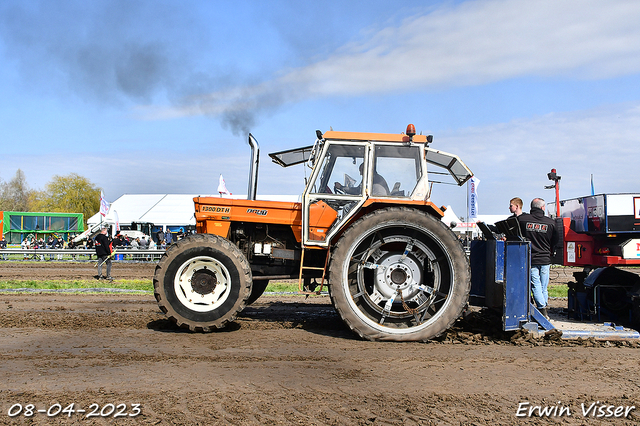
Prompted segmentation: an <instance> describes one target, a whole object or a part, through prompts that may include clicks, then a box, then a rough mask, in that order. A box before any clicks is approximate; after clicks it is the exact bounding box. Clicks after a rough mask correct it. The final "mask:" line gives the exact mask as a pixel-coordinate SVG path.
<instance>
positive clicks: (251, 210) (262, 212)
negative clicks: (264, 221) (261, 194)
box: [247, 209, 269, 216]
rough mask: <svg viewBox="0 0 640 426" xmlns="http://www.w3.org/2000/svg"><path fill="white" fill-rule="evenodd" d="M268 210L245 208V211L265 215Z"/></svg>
mask: <svg viewBox="0 0 640 426" xmlns="http://www.w3.org/2000/svg"><path fill="white" fill-rule="evenodd" d="M268 212H269V210H260V209H247V213H249V214H257V215H258V216H266V215H267V213H268Z"/></svg>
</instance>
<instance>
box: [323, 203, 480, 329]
mask: <svg viewBox="0 0 640 426" xmlns="http://www.w3.org/2000/svg"><path fill="white" fill-rule="evenodd" d="M329 271H330V278H329V279H330V286H329V291H330V294H331V300H332V302H333V304H334V306H335V308H336V310H337V311H338V313H339V314H340V316H341V317H342V319H343V320H344V322H345V323H346V324H347V325H348V326H349V327H350V328H351V329H352V330H353V331H354V332H356V333H357V334H358V335H359V336H360V337H362V338H364V339H367V340H380V341H382V340H388V341H424V340H428V339H432V338H434V337H437V336H438V335H440V334H441V333H443V332H444V331H445V330H447V329H448V328H449V327H451V325H452V324H453V322H454V321H455V320H456V319H457V318H458V317H459V316H460V314H461V312H462V310H463V308H464V306H465V305H466V303H467V300H468V297H469V290H470V287H471V280H470V268H469V262H468V260H467V258H466V255H465V253H464V250H463V248H462V245H461V244H460V242H459V241H458V238H457V237H456V236H455V235H454V234H453V232H452V231H451V230H450V229H448V228H447V227H446V226H445V225H444V224H443V223H442V222H441V221H439V220H438V219H436V218H434V217H432V216H431V215H429V214H426V213H424V212H421V211H418V210H414V209H408V208H399V207H392V208H386V209H380V210H377V211H375V212H373V213H370V214H368V215H366V216H364V217H363V218H361V219H360V220H358V221H357V222H355V223H354V224H353V226H351V227H350V228H349V229H347V230H346V231H345V232H344V234H343V236H342V237H341V239H340V240H339V241H338V243H337V245H336V246H335V249H334V251H333V253H332V256H331V266H330V270H329Z"/></svg>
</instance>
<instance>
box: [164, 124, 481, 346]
mask: <svg viewBox="0 0 640 426" xmlns="http://www.w3.org/2000/svg"><path fill="white" fill-rule="evenodd" d="M415 133H416V132H415V128H414V126H413V125H409V126H408V127H407V131H406V133H400V134H383V133H349V132H336V131H328V132H326V133H324V134H322V133H321V132H320V131H317V132H316V134H317V139H316V141H315V144H313V145H310V146H306V147H303V148H299V149H292V150H287V151H282V152H277V153H273V154H269V155H270V157H271V158H272V159H273V161H274V162H276V163H278V164H280V165H282V166H283V167H288V166H291V165H295V164H306V165H307V166H308V167H310V168H311V169H312V172H311V175H310V178H309V180H308V182H307V185H306V188H305V190H304V193H303V194H302V202H282V201H260V200H256V188H257V170H258V163H259V148H258V143H257V141H256V140H255V139H254V137H253V136H252V135H251V134H250V135H249V144H250V145H251V149H252V161H251V165H252V166H251V171H250V177H249V191H248V192H249V196H248V199H247V200H240V199H229V198H218V197H197V198H194V202H195V217H196V222H197V225H196V226H197V232H198V233H197V234H195V235H192V236H189V237H187V238H185V239H183V240H180V241H178V242H177V243H175V244H173V245H171V246H170V247H169V248H168V249H167V251H166V254H165V255H164V256H163V257H162V259H161V260H160V262H159V263H158V266H157V267H156V271H155V275H154V280H153V281H154V287H155V297H156V300H157V301H158V304H159V306H160V308H161V309H162V311H163V312H165V313H166V314H167V315H168V316H169V318H171V319H172V320H173V321H175V322H176V324H177V325H179V326H181V327H185V328H189V329H190V330H192V331H202V332H207V331H211V330H213V329H216V328H221V327H224V326H225V324H227V323H228V322H230V321H233V320H234V319H235V317H236V315H237V314H238V312H240V311H242V309H244V307H245V306H246V305H248V304H251V303H252V302H254V301H255V300H256V299H257V298H258V297H260V295H261V294H262V293H263V292H264V290H265V288H266V286H267V283H268V282H269V280H274V279H292V278H297V279H298V280H299V285H300V289H301V290H303V289H304V291H303V292H308V293H312V292H315V293H319V291H318V286H320V289H322V287H323V286H324V285H325V283H326V285H327V287H328V290H329V294H330V296H331V301H332V303H333V305H334V307H335V309H336V310H337V312H338V313H339V315H340V316H341V317H342V319H343V320H344V321H345V323H346V324H347V325H348V326H349V327H350V328H351V330H353V331H354V332H355V333H357V334H358V335H359V336H360V337H362V338H364V339H369V340H391V341H410V340H427V339H431V338H433V337H435V336H438V335H439V334H441V333H442V332H443V331H445V330H446V329H447V328H449V327H450V326H451V324H452V323H453V322H454V321H455V320H456V319H457V318H458V317H459V316H460V314H461V312H462V310H463V308H464V307H465V305H466V303H467V300H468V297H469V290H470V268H469V262H468V260H467V257H466V255H465V252H464V250H463V247H462V246H461V244H460V242H459V240H458V238H457V237H456V236H455V235H454V233H453V232H452V231H451V230H450V229H449V228H448V227H447V226H446V225H445V224H443V223H442V221H441V220H440V219H441V218H442V216H443V214H444V213H443V208H438V207H437V206H436V205H435V204H433V203H432V202H431V201H430V193H431V184H430V182H429V178H428V175H427V166H428V165H435V166H438V167H442V168H445V169H447V170H448V172H449V173H450V174H451V176H452V177H453V179H454V180H455V182H456V183H457V184H458V185H462V184H464V183H465V182H466V181H467V180H468V179H469V178H471V177H472V175H473V174H472V173H471V171H470V170H469V169H468V168H467V166H466V165H465V164H464V163H463V162H462V161H461V160H460V159H459V158H458V157H457V156H455V155H452V154H448V153H446V152H442V151H438V150H435V149H432V148H430V147H429V144H430V143H431V141H432V137H431V136H425V135H416V134H415ZM389 183H391V184H389ZM318 280H320V283H318Z"/></svg>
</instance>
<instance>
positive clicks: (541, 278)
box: [531, 265, 551, 308]
mask: <svg viewBox="0 0 640 426" xmlns="http://www.w3.org/2000/svg"><path fill="white" fill-rule="evenodd" d="M550 267H551V265H531V293H533V300H534V301H535V302H536V307H538V308H544V307H546V306H547V302H548V300H549V293H548V292H547V287H548V286H549V269H550Z"/></svg>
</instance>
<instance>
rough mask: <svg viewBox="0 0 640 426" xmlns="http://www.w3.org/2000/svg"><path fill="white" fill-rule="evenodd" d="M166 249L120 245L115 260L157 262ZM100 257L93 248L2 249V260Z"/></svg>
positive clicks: (91, 258) (90, 259)
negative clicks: (144, 248) (142, 248)
mask: <svg viewBox="0 0 640 426" xmlns="http://www.w3.org/2000/svg"><path fill="white" fill-rule="evenodd" d="M164 252H165V250H164V249H157V250H149V249H146V250H141V249H135V248H130V247H127V248H124V247H120V248H118V249H116V252H115V254H114V256H113V261H114V262H157V261H158V260H160V258H161V257H162V255H163V254H164ZM97 258H98V257H97V256H96V251H95V250H93V249H15V248H7V249H2V250H0V261H3V260H7V261H25V260H30V261H77V262H89V261H95V260H96V259H97Z"/></svg>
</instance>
